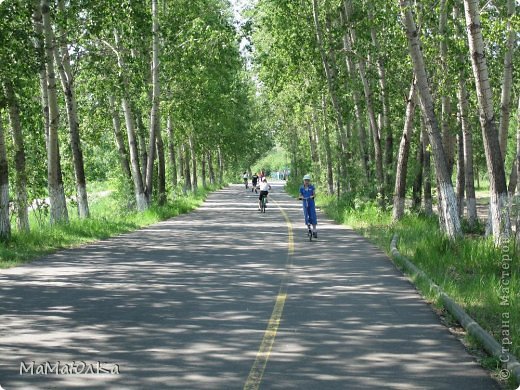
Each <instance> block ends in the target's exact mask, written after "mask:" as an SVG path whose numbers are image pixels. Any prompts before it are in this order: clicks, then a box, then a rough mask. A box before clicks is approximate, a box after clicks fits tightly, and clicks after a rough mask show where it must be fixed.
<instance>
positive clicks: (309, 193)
mask: <svg viewBox="0 0 520 390" xmlns="http://www.w3.org/2000/svg"><path fill="white" fill-rule="evenodd" d="M315 196H316V190H315V188H314V186H313V185H312V184H311V177H310V176H309V175H305V176H304V177H303V185H302V186H301V187H300V196H299V197H298V199H300V200H303V215H304V216H305V225H307V227H308V228H309V230H310V225H312V235H313V236H314V238H318V231H317V230H316V225H317V224H318V218H317V217H316V205H315V204H314V197H315Z"/></svg>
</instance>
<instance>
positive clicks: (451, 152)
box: [439, 0, 455, 177]
mask: <svg viewBox="0 0 520 390" xmlns="http://www.w3.org/2000/svg"><path fill="white" fill-rule="evenodd" d="M446 3H447V0H441V1H440V15H439V36H440V37H441V42H440V57H441V66H440V68H441V76H440V78H441V82H442V87H441V128H442V142H443V147H444V151H445V156H446V164H447V165H448V173H449V175H450V177H452V174H453V165H454V163H455V160H454V156H455V149H454V145H455V139H454V137H453V134H452V132H451V128H450V121H451V105H450V98H449V95H448V91H447V89H448V82H449V81H448V80H447V77H448V44H447V42H446V41H447V40H446V39H444V37H445V36H446V24H447V19H448V11H447V5H446Z"/></svg>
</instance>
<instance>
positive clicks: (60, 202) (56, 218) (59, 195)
mask: <svg viewBox="0 0 520 390" xmlns="http://www.w3.org/2000/svg"><path fill="white" fill-rule="evenodd" d="M41 12H42V19H43V31H44V36H45V54H46V55H45V64H46V71H47V93H48V105H49V135H48V142H47V176H48V185H49V199H50V206H51V207H50V209H51V212H50V221H51V223H52V224H55V223H59V222H68V220H69V216H68V211H67V203H66V202H65V197H64V196H63V193H64V190H63V183H62V182H61V180H60V175H59V173H60V170H61V167H60V161H59V157H58V154H59V151H58V126H59V108H58V98H57V93H56V77H55V73H54V45H55V41H54V32H53V30H52V25H51V17H50V6H49V0H42V1H41Z"/></svg>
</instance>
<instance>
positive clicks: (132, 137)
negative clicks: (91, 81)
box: [114, 30, 150, 211]
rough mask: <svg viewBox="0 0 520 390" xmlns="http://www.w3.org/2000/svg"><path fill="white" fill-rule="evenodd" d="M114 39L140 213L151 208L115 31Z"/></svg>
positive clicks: (118, 40)
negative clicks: (145, 187)
mask: <svg viewBox="0 0 520 390" xmlns="http://www.w3.org/2000/svg"><path fill="white" fill-rule="evenodd" d="M114 39H115V43H116V48H117V50H116V55H117V61H118V65H119V77H120V79H121V89H122V98H121V106H122V108H123V113H124V116H125V123H126V132H127V136H128V150H129V151H130V168H131V171H132V179H133V182H134V194H135V201H136V205H137V210H138V211H144V210H146V209H148V207H149V206H150V204H149V202H148V199H147V197H146V194H145V191H144V184H143V176H142V174H141V167H140V166H139V150H138V148H137V140H136V131H135V116H134V112H133V109H132V105H131V103H130V97H129V82H128V79H127V75H126V65H125V63H124V61H123V58H122V56H121V55H120V53H121V48H120V39H119V34H118V33H117V31H116V30H114Z"/></svg>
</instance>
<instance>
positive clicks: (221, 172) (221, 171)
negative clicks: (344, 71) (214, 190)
mask: <svg viewBox="0 0 520 390" xmlns="http://www.w3.org/2000/svg"><path fill="white" fill-rule="evenodd" d="M217 155H218V182H219V184H223V183H224V159H223V158H222V151H221V150H220V145H219V146H218V147H217Z"/></svg>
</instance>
